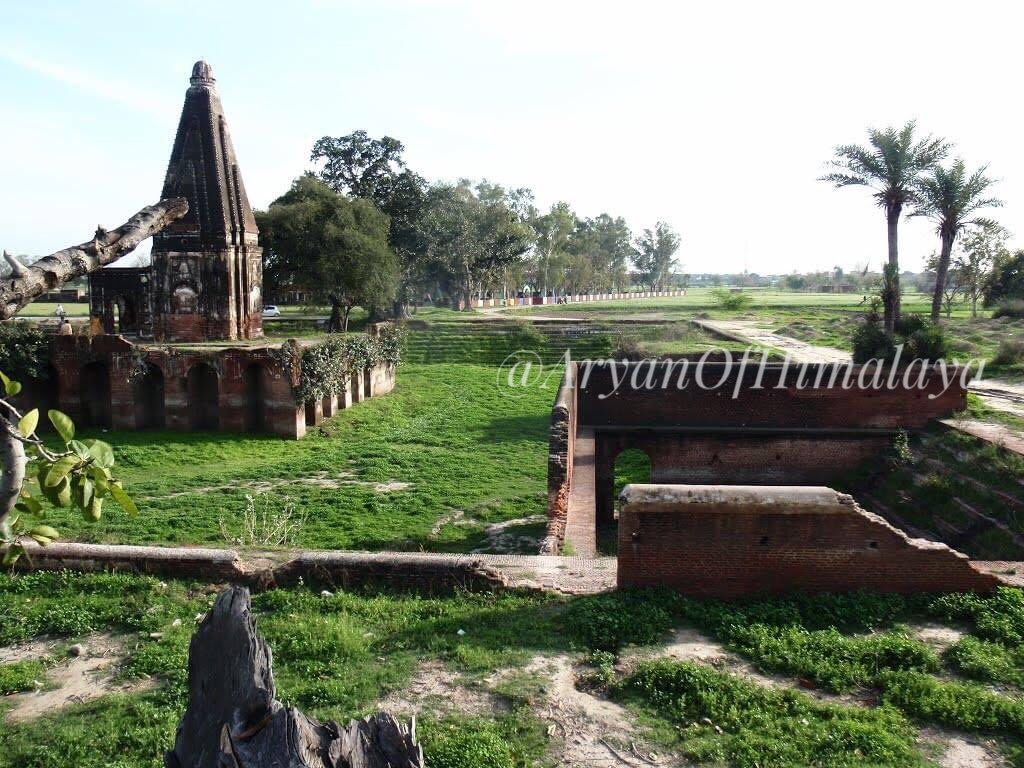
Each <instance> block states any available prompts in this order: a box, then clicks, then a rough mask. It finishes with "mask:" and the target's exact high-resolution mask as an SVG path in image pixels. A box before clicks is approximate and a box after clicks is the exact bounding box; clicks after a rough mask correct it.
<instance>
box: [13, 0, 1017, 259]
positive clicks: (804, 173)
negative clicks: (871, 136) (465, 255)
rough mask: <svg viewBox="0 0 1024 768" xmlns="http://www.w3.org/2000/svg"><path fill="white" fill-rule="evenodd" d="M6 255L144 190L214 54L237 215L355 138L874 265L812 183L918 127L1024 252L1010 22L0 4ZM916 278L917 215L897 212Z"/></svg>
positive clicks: (973, 15) (826, 194) (809, 253)
mask: <svg viewBox="0 0 1024 768" xmlns="http://www.w3.org/2000/svg"><path fill="white" fill-rule="evenodd" d="M0 3H2V16H0V18H2V19H3V21H2V23H0V158H2V163H0V247H3V248H6V249H7V250H9V251H12V252H14V253H30V254H44V253H48V252H50V251H52V250H56V249H58V248H61V247H64V246H66V245H70V244H72V243H77V242H81V241H83V240H85V239H88V237H89V236H90V235H91V233H92V231H93V229H94V228H95V226H96V225H97V224H98V223H100V224H103V225H104V226H107V227H112V226H115V225H117V224H120V223H121V222H123V221H124V220H125V218H126V217H127V216H129V215H130V214H132V213H134V212H135V211H136V210H138V209H139V208H140V207H142V206H143V205H145V204H148V203H152V202H154V201H156V199H157V198H158V196H159V193H160V188H161V185H162V182H163V176H164V172H165V169H166V164H167V160H168V157H169V154H170V150H171V142H172V140H173V136H174V131H175V127H176V125H177V118H178V113H179V110H180V108H181V103H182V99H183V97H184V92H185V89H186V88H187V86H188V76H189V73H190V70H191V66H192V64H193V62H194V61H195V60H197V59H199V58H205V59H206V60H208V61H209V62H210V63H211V65H212V66H213V70H214V74H215V76H216V77H217V81H218V87H219V89H220V93H221V98H222V101H223V102H224V107H225V110H226V113H227V117H228V122H229V125H230V127H231V132H232V136H233V139H234V143H235V148H236V150H237V152H238V157H239V162H240V166H241V170H242V175H243V178H244V179H245V183H246V186H247V188H248V191H249V195H250V198H251V200H252V203H253V205H254V206H256V207H265V206H266V205H268V204H269V203H270V202H271V201H272V200H273V199H274V198H276V197H277V196H279V195H280V194H282V193H283V192H284V191H285V190H286V189H287V188H288V185H289V184H290V182H291V180H292V179H293V178H295V177H296V176H298V175H299V174H301V173H302V172H303V171H304V170H306V169H307V168H309V167H310V164H309V161H308V158H309V151H310V148H311V147H312V144H313V142H314V141H315V140H316V139H317V138H319V137H320V136H322V135H325V134H330V135H342V134H346V133H350V132H352V131H354V130H357V129H365V130H367V131H368V132H369V133H370V134H371V135H375V136H379V135H384V134H387V135H390V136H394V137H395V138H397V139H399V140H401V141H402V142H403V143H404V144H405V145H406V147H407V153H406V157H407V160H408V162H409V164H410V166H411V167H412V168H414V169H415V170H417V171H419V172H420V173H422V174H424V175H425V176H427V177H428V178H433V179H440V178H443V179H455V178H458V177H462V176H469V177H474V178H479V177H486V178H488V179H491V180H493V181H496V182H499V183H503V184H506V185H508V186H527V187H530V188H531V189H533V191H534V193H535V195H536V198H537V201H538V203H539V204H541V205H548V204H550V203H552V202H554V201H556V200H567V201H568V202H569V203H570V204H571V205H572V206H573V207H574V209H575V210H576V211H577V213H579V214H581V215H596V214H598V213H601V212H603V211H607V212H608V213H611V214H613V215H621V216H624V217H625V218H626V219H627V220H628V222H629V223H630V225H631V226H632V227H633V228H634V230H640V229H642V228H643V227H646V226H652V225H653V224H654V222H655V220H657V219H659V218H663V219H666V220H668V221H669V222H670V223H671V224H672V225H673V226H674V227H675V228H676V230H677V231H679V232H680V233H681V235H682V237H683V245H682V248H681V251H680V260H681V262H682V263H683V265H685V270H686V271H688V272H735V271H741V270H743V269H749V270H750V271H752V272H760V273H765V274H767V273H780V272H788V271H791V270H799V271H806V270H814V269H830V268H832V267H833V266H834V265H840V266H842V267H844V268H845V269H851V268H854V267H858V266H863V265H865V264H868V263H870V265H871V266H872V268H876V269H877V268H878V267H879V266H880V264H881V261H882V259H883V257H884V255H885V226H884V221H883V217H882V214H881V212H880V211H879V210H878V209H876V208H875V207H874V206H873V203H872V201H871V199H870V197H869V195H868V192H867V191H865V190H862V189H846V190H840V191H835V190H832V189H830V188H829V187H828V186H827V185H825V184H824V183H822V182H819V181H816V177H817V176H819V175H820V174H821V173H823V172H824V170H825V169H824V164H825V162H826V161H827V160H828V159H829V157H830V156H831V152H832V148H833V146H834V145H836V144H839V143H848V142H858V143H859V142H862V141H863V140H864V135H865V130H866V128H867V127H868V126H870V125H877V126H884V125H887V124H901V123H902V122H903V121H905V120H907V119H916V120H917V121H918V123H919V126H920V127H921V128H922V129H924V130H925V131H927V132H933V133H936V134H939V135H942V136H945V137H947V138H949V139H951V140H953V141H955V142H956V144H957V152H958V153H960V154H962V155H963V157H964V158H965V159H966V160H967V161H968V163H969V164H970V165H971V166H972V167H973V166H974V165H977V164H981V163H989V164H990V173H991V174H992V175H993V176H996V177H997V178H999V179H1001V183H1000V184H999V185H998V187H997V188H996V193H997V194H998V196H1000V197H1001V198H1002V199H1003V200H1004V201H1005V202H1006V207H1005V208H1003V209H1001V210H999V211H995V212H994V215H995V217H996V218H997V219H998V220H1000V221H1001V222H1002V223H1003V224H1005V225H1006V226H1007V227H1009V228H1010V229H1011V230H1012V231H1013V232H1015V233H1017V234H1019V235H1021V238H1022V240H1021V241H1019V242H1021V244H1024V152H1022V151H1021V146H1020V145H1021V142H1022V139H1021V136H1022V128H1021V126H1022V125H1024V109H1022V107H1021V106H1020V99H1019V94H1018V91H1019V88H1018V83H1017V81H1018V79H1019V74H1020V55H1019V48H1020V29H1021V21H1022V16H1024V12H1022V11H1021V10H1020V9H1019V8H1018V7H1015V6H1016V4H1012V3H1008V2H978V1H977V0H975V2H971V3H965V2H962V1H961V2H955V3H954V2H945V1H938V2H937V1H935V0H932V1H931V2H909V1H907V0H900V2H893V1H892V0H886V1H885V2H874V1H869V2H865V1H864V0H861V1H860V2H857V3H828V2H820V1H819V2H807V3H797V2H774V3H765V2H732V3H725V2H719V3H701V4H699V5H697V4H684V3H667V2H666V3H654V2H636V1H635V0H634V2H611V3H609V2H595V1H593V0H591V1H590V2H557V1H556V0H548V1H547V2H532V1H530V0H515V1H514V2H506V1H504V0H477V1H476V2H469V1H468V0H467V1H466V2H461V1H458V0H450V1H445V0H375V1H374V2H332V1H330V0H306V1H303V0H291V1H290V2H284V1H280V0H279V1H278V2H273V3H262V2H244V3H243V2H211V1H210V0H206V2H185V1H184V0H175V1H173V2H171V1H157V0H151V1H149V2H146V1H145V0H133V2H123V3H121V2H100V1H94V2H88V3H86V2H52V1H50V0H33V2H31V3H28V2H17V0H0ZM902 232H903V237H902V238H901V252H902V257H903V258H902V261H903V264H904V266H905V267H906V268H910V269H918V268H920V266H921V263H922V260H923V258H924V257H925V256H927V254H928V253H930V252H931V251H932V250H933V249H934V248H935V247H936V243H937V237H936V236H935V235H934V234H933V226H932V225H931V224H929V223H927V222H924V221H921V220H914V221H911V222H906V223H904V224H903V225H902Z"/></svg>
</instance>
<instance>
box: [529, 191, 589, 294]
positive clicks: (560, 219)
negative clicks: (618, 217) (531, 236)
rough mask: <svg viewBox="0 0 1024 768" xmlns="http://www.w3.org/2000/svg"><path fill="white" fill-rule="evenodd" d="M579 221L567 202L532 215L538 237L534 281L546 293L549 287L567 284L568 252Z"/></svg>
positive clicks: (554, 287) (562, 287) (560, 286)
mask: <svg viewBox="0 0 1024 768" xmlns="http://www.w3.org/2000/svg"><path fill="white" fill-rule="evenodd" d="M578 223H579V222H578V220H577V218H576V214H575V213H573V210H572V208H571V207H570V205H569V204H568V203H566V202H559V203H555V204H554V205H552V206H551V210H549V211H548V212H547V213H543V214H541V213H536V214H534V215H533V216H531V219H530V225H531V226H532V227H533V230H534V232H535V233H536V238H537V241H536V245H535V246H534V260H533V262H534V263H533V267H534V268H533V270H532V271H533V284H534V286H535V287H537V288H539V289H540V290H541V292H542V294H543V295H547V292H548V290H551V289H558V290H561V289H564V288H565V287H566V282H567V281H566V278H567V268H568V266H569V264H568V261H569V254H570V249H571V246H572V241H573V236H574V235H575V233H576V227H577V224H578Z"/></svg>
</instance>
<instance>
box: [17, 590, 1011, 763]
mask: <svg viewBox="0 0 1024 768" xmlns="http://www.w3.org/2000/svg"><path fill="white" fill-rule="evenodd" d="M217 589H218V588H217V587H215V586H209V585H204V584H200V583H194V582H181V581H174V580H171V581H168V582H167V583H163V582H159V581H157V580H156V579H155V578H152V577H140V576H130V575H124V574H93V575H82V574H72V573H41V574H33V575H15V576H10V575H0V631H2V632H3V634H2V635H0V646H6V645H10V644H12V643H15V642H19V641H22V640H26V639H30V638H32V637H38V636H40V635H48V636H56V637H60V638H66V639H68V640H71V639H75V638H79V637H81V636H83V635H86V634H88V633H91V632H113V633H114V634H116V635H120V636H123V637H124V647H125V649H126V652H127V653H128V656H127V659H126V661H125V664H124V665H123V667H122V669H121V671H120V673H119V674H120V676H121V678H122V679H123V680H125V681H129V680H132V679H137V678H141V677H144V676H145V677H153V678H156V680H157V681H158V685H157V687H156V688H154V689H151V690H147V691H144V692H139V693H133V694H110V695H107V696H105V697H103V698H100V699H97V700H94V701H91V702H88V703H85V704H79V705H72V706H69V707H68V708H66V709H63V710H62V711H61V712H60V713H55V714H53V715H48V716H43V717H42V718H39V719H38V720H33V721H28V722H24V723H17V724H14V723H8V724H5V725H4V727H3V728H0V766H2V767H3V768H8V766H11V767H12V768H13V766H18V767H19V768H37V767H42V766H50V765H54V764H56V762H57V761H58V760H61V759H65V758H66V759H68V760H71V761H73V763H74V764H75V765H76V766H81V767H82V768H93V767H94V766H95V767H98V766H108V765H117V766H126V767H127V766H153V767H154V768H156V766H159V765H161V764H162V763H161V762H160V760H161V758H160V755H161V753H162V750H163V749H165V748H166V747H167V746H168V745H169V744H170V743H171V741H172V739H173V734H174V729H175V727H176V724H177V720H178V718H179V716H180V714H181V711H182V709H183V707H184V705H185V698H186V684H187V680H186V672H185V659H186V655H187V649H188V642H189V638H190V635H191V632H192V630H193V628H194V626H195V616H196V614H201V613H202V612H204V611H205V610H206V609H207V608H208V607H209V606H210V604H211V603H212V601H213V598H214V595H215V594H216V592H217ZM253 605H254V612H255V615H256V618H257V621H258V623H259V629H260V631H261V632H262V633H263V634H264V635H265V636H266V638H267V640H268V642H269V643H270V646H271V649H272V650H273V653H274V660H275V670H276V679H277V684H278V694H279V696H280V698H281V699H282V700H283V701H285V702H287V703H289V704H292V705H295V706H298V707H300V708H302V709H303V710H304V711H307V712H309V713H311V714H313V715H315V716H317V717H320V718H334V719H338V720H340V721H343V722H344V721H347V719H349V718H351V717H357V716H361V715H362V714H365V713H366V712H369V711H372V710H373V709H374V708H375V703H376V702H377V701H378V700H379V699H380V698H381V697H383V696H385V695H387V694H388V692H390V691H400V690H402V689H403V688H404V687H405V686H406V685H407V684H408V681H409V680H410V678H411V677H412V675H413V674H414V672H415V670H416V669H417V667H418V665H420V664H422V663H425V662H431V663H437V662H440V663H443V664H444V665H446V666H447V667H448V668H450V669H451V670H453V671H454V672H455V673H456V674H457V675H460V676H461V677H462V679H463V680H464V681H466V683H467V684H473V685H483V686H484V687H485V688H486V689H487V690H488V691H489V693H490V694H491V695H492V696H496V697H498V698H499V699H501V700H503V701H504V702H505V705H506V706H505V708H504V709H503V710H502V711H497V712H482V713H479V714H478V716H476V717H470V718H467V717H459V716H456V715H454V714H444V713H443V712H435V711H433V710H431V709H429V707H428V708H427V709H426V710H424V711H422V712H421V713H420V722H421V734H422V738H423V742H424V745H425V749H426V753H427V758H428V761H430V762H429V763H428V764H430V765H435V766H437V765H440V766H452V767H457V768H462V767H463V766H464V767H465V768H469V767H470V766H477V767H478V766H495V768H513V767H515V766H528V765H539V764H550V763H549V762H545V761H546V760H548V758H547V757H546V753H547V750H548V749H549V747H551V746H552V738H553V736H552V734H549V733H548V731H547V723H546V721H545V720H544V719H543V713H544V712H545V708H544V707H545V705H544V703H543V702H544V699H545V696H546V681H545V680H544V679H543V678H536V676H535V675H534V676H531V675H527V674H518V675H517V674H516V673H515V671H516V670H522V669H523V668H524V667H525V666H527V663H528V662H529V660H530V659H531V658H533V657H535V656H537V655H542V656H543V655H548V654H556V653H576V654H579V655H581V656H582V655H584V654H587V656H586V657H587V658H589V659H590V661H591V662H592V663H594V664H597V665H600V670H601V674H600V675H597V676H594V677H590V678H588V679H589V680H590V682H591V683H594V682H595V681H597V683H598V684H599V685H601V686H603V687H604V689H605V690H606V691H607V692H608V693H609V694H610V695H612V696H614V697H615V698H617V699H619V700H620V701H622V702H623V703H625V704H626V705H627V706H629V707H631V708H634V709H635V711H636V712H637V714H638V716H639V717H640V718H641V722H643V723H644V724H645V727H646V728H648V729H649V732H648V734H647V735H648V737H649V738H651V739H654V740H655V741H657V742H660V743H663V745H664V746H665V747H666V748H668V749H671V750H674V751H676V752H678V753H680V754H682V755H684V756H685V757H687V758H688V759H690V760H692V761H694V762H698V763H702V764H709V765H721V764H729V765H737V766H754V765H760V766H765V767H767V766H786V765H865V766H866V765H873V766H908V765H920V764H923V763H924V758H923V756H922V755H921V753H920V752H919V749H918V745H917V744H916V743H915V736H916V728H917V727H918V726H920V725H943V726H947V727H952V728H956V729H960V730H964V731H967V732H969V733H974V734H978V735H979V736H984V737H986V738H997V739H998V740H999V741H1000V743H1001V744H1002V745H1003V747H1004V749H1005V751H1006V753H1007V754H1008V755H1010V756H1016V755H1017V754H1019V753H1018V751H1017V745H1018V744H1019V740H1020V738H1021V737H1022V736H1024V716H1022V713H1024V702H1022V699H1021V698H1020V697H1019V696H1018V695H1016V694H1012V693H1011V694H1008V693H1003V692H998V691H996V690H993V689H991V688H990V687H988V686H989V685H990V684H992V683H993V682H995V681H996V678H1002V677H1003V676H1004V675H1005V674H1006V670H1007V668H1005V667H1001V666H999V665H995V666H992V665H989V666H988V667H984V666H983V665H978V664H975V665H974V666H971V667H970V669H965V668H963V658H964V657H961V656H956V655H955V654H954V653H953V652H949V653H947V654H946V655H945V658H940V657H938V656H936V655H935V653H934V652H933V651H932V650H931V649H930V648H928V647H927V646H925V645H924V644H923V643H921V642H920V641H918V640H915V639H913V638H912V637H911V636H910V635H908V634H907V632H908V631H907V630H905V629H903V626H904V625H905V624H913V623H916V622H919V621H928V622H931V623H943V624H947V625H950V626H954V627H958V628H961V629H965V630H970V632H971V634H968V635H967V636H966V638H965V640H964V641H961V643H960V644H959V645H961V646H962V645H963V644H964V643H965V642H966V641H967V639H968V638H970V639H972V640H973V641H975V642H977V643H979V644H983V645H984V649H983V651H982V654H983V655H987V656H989V657H993V656H994V654H996V653H997V651H995V650H994V647H995V646H999V649H1000V650H999V651H998V653H1002V654H1003V655H1004V656H1007V655H1008V656H1009V658H1010V659H1011V660H1014V661H1012V663H1016V662H1015V659H1017V658H1018V657H1019V654H1020V649H1021V647H1022V645H1024V640H1022V636H1024V594H1022V593H1021V592H1020V591H1019V590H1015V589H1003V590H1000V591H999V592H998V593H997V594H996V595H993V596H991V597H982V596H976V595H950V596H945V597H941V598H933V597H927V596H917V597H901V596H881V595H871V594H858V595H842V596H829V595H822V596H817V597H807V596H793V597H790V598H774V599H760V600H747V601H741V602H738V603H720V602H717V601H697V600H687V599H684V598H681V597H679V596H677V595H674V594H671V593H668V592H662V591H645V592H630V593H622V594H613V595H602V596H595V597H581V598H565V597H555V596H541V595H535V594H533V595H526V594H502V595H493V594H460V595H455V596H452V597H434V598H432V597H423V596H417V595H412V594H393V593H392V594H388V593H371V592H360V593H348V592H337V593H335V594H333V595H331V596H328V597H324V596H321V595H320V594H319V593H318V592H317V591H316V590H312V589H306V588H296V589H288V590H282V589H276V590H271V591H269V592H265V593H262V594H259V595H257V596H255V598H254V601H253ZM175 619H180V620H181V625H180V626H178V627H175V626H174V622H175ZM677 626H689V627H696V628H698V629H700V630H701V631H703V632H705V633H706V634H708V635H710V636H711V637H716V638H718V639H719V640H720V641H721V642H723V643H725V645H726V646H727V647H729V648H730V649H731V650H733V651H734V652H735V653H737V654H739V655H740V656H741V657H742V658H744V659H746V660H747V661H749V662H750V663H752V664H754V665H755V666H757V667H759V668H761V669H762V670H765V671H771V672H773V673H775V674H777V675H779V676H780V679H781V680H786V679H789V680H795V679H798V678H799V679H810V680H811V681H813V682H815V683H816V684H818V685H819V686H821V687H823V688H827V689H838V690H846V689H848V688H849V687H850V686H851V685H853V686H855V687H857V688H866V689H870V690H874V691H875V692H876V696H877V698H878V701H879V705H877V706H858V705H856V704H846V703H844V702H834V703H822V702H819V701H815V700H813V699H811V698H810V697H809V696H807V695H806V694H804V693H801V692H798V691H795V690H786V689H777V688H768V687H765V686H763V685H762V684H759V683H756V682H754V681H751V680H747V679H744V678H742V677H739V676H737V675H736V674H735V673H734V672H731V671H729V670H728V669H722V668H712V667H708V666H705V665H701V664H694V663H687V664H684V663H679V662H675V661H669V660H649V661H644V660H640V661H637V662H634V663H631V664H627V665H626V666H624V667H615V666H613V662H614V658H615V657H614V654H624V653H625V652H626V651H628V650H629V649H630V646H631V645H632V644H640V645H642V646H643V648H642V650H643V652H644V653H645V654H646V653H649V652H651V651H655V650H656V649H657V648H659V647H660V646H661V645H662V644H663V643H664V642H666V641H667V639H668V635H669V631H670V630H671V629H673V628H674V627H677ZM459 630H462V632H461V633H460V631H459ZM154 632H155V633H159V636H158V637H157V638H156V639H154V638H152V637H151V635H150V633H154ZM896 639H898V642H895V640H896ZM601 649H606V650H601ZM595 651H601V652H595ZM975 655H977V654H975ZM641 658H643V656H642V657H641ZM34 663H39V664H40V666H42V665H43V664H44V662H34ZM9 666H10V665H9ZM496 670H505V671H506V672H508V674H507V675H505V676H503V677H501V678H500V680H501V682H498V683H492V682H489V681H490V679H491V676H492V675H493V674H494V672H495V671H496ZM40 671H41V670H40V668H29V667H24V666H19V669H18V672H17V673H10V672H9V669H8V668H5V667H0V675H4V674H9V676H8V677H7V678H5V677H2V676H0V680H9V679H13V678H15V674H17V676H18V677H17V678H16V679H15V683H14V684H13V685H12V686H11V687H12V688H13V689H18V688H24V687H25V686H26V685H28V684H29V683H26V682H25V680H26V679H27V678H28V677H29V675H31V676H32V678H31V679H32V680H34V679H41V678H39V677H38V674H39V673H40ZM968 677H970V678H972V679H974V680H977V682H972V681H971V680H969V679H966V678H968ZM830 681H840V683H838V684H834V685H833V684H832V683H830ZM31 684H32V685H33V686H34V683H31ZM4 707H5V702H4V700H3V699H0V710H2V709H3V708H4Z"/></svg>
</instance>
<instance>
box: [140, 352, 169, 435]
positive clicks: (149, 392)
mask: <svg viewBox="0 0 1024 768" xmlns="http://www.w3.org/2000/svg"><path fill="white" fill-rule="evenodd" d="M132 391H133V392H132V393H133V395H134V400H135V428H136V429H163V428H164V426H166V419H165V416H164V372H163V371H162V370H160V368H159V367H158V366H156V365H153V364H152V363H146V365H145V372H144V373H142V374H141V375H140V376H136V377H135V379H134V380H133V381H132Z"/></svg>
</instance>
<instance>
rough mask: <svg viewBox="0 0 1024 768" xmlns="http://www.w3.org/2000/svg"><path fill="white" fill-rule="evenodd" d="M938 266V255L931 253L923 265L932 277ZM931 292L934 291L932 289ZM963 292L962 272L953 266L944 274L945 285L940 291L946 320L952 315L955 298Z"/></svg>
mask: <svg viewBox="0 0 1024 768" xmlns="http://www.w3.org/2000/svg"><path fill="white" fill-rule="evenodd" d="M938 266H939V254H937V253H933V254H931V255H930V256H929V257H928V260H927V262H926V263H925V269H926V270H927V271H928V272H930V273H932V274H933V275H934V274H935V273H936V271H937V270H938ZM932 290H934V287H933V288H932ZM964 292H965V284H964V275H963V273H962V271H961V270H960V269H959V268H958V267H956V266H955V265H954V266H953V267H952V268H951V269H950V270H949V272H948V273H947V274H946V284H945V286H944V288H943V290H942V308H943V310H944V311H945V313H946V317H947V318H948V317H951V316H952V315H953V305H954V304H955V303H956V300H957V297H959V296H960V295H961V293H964Z"/></svg>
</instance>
